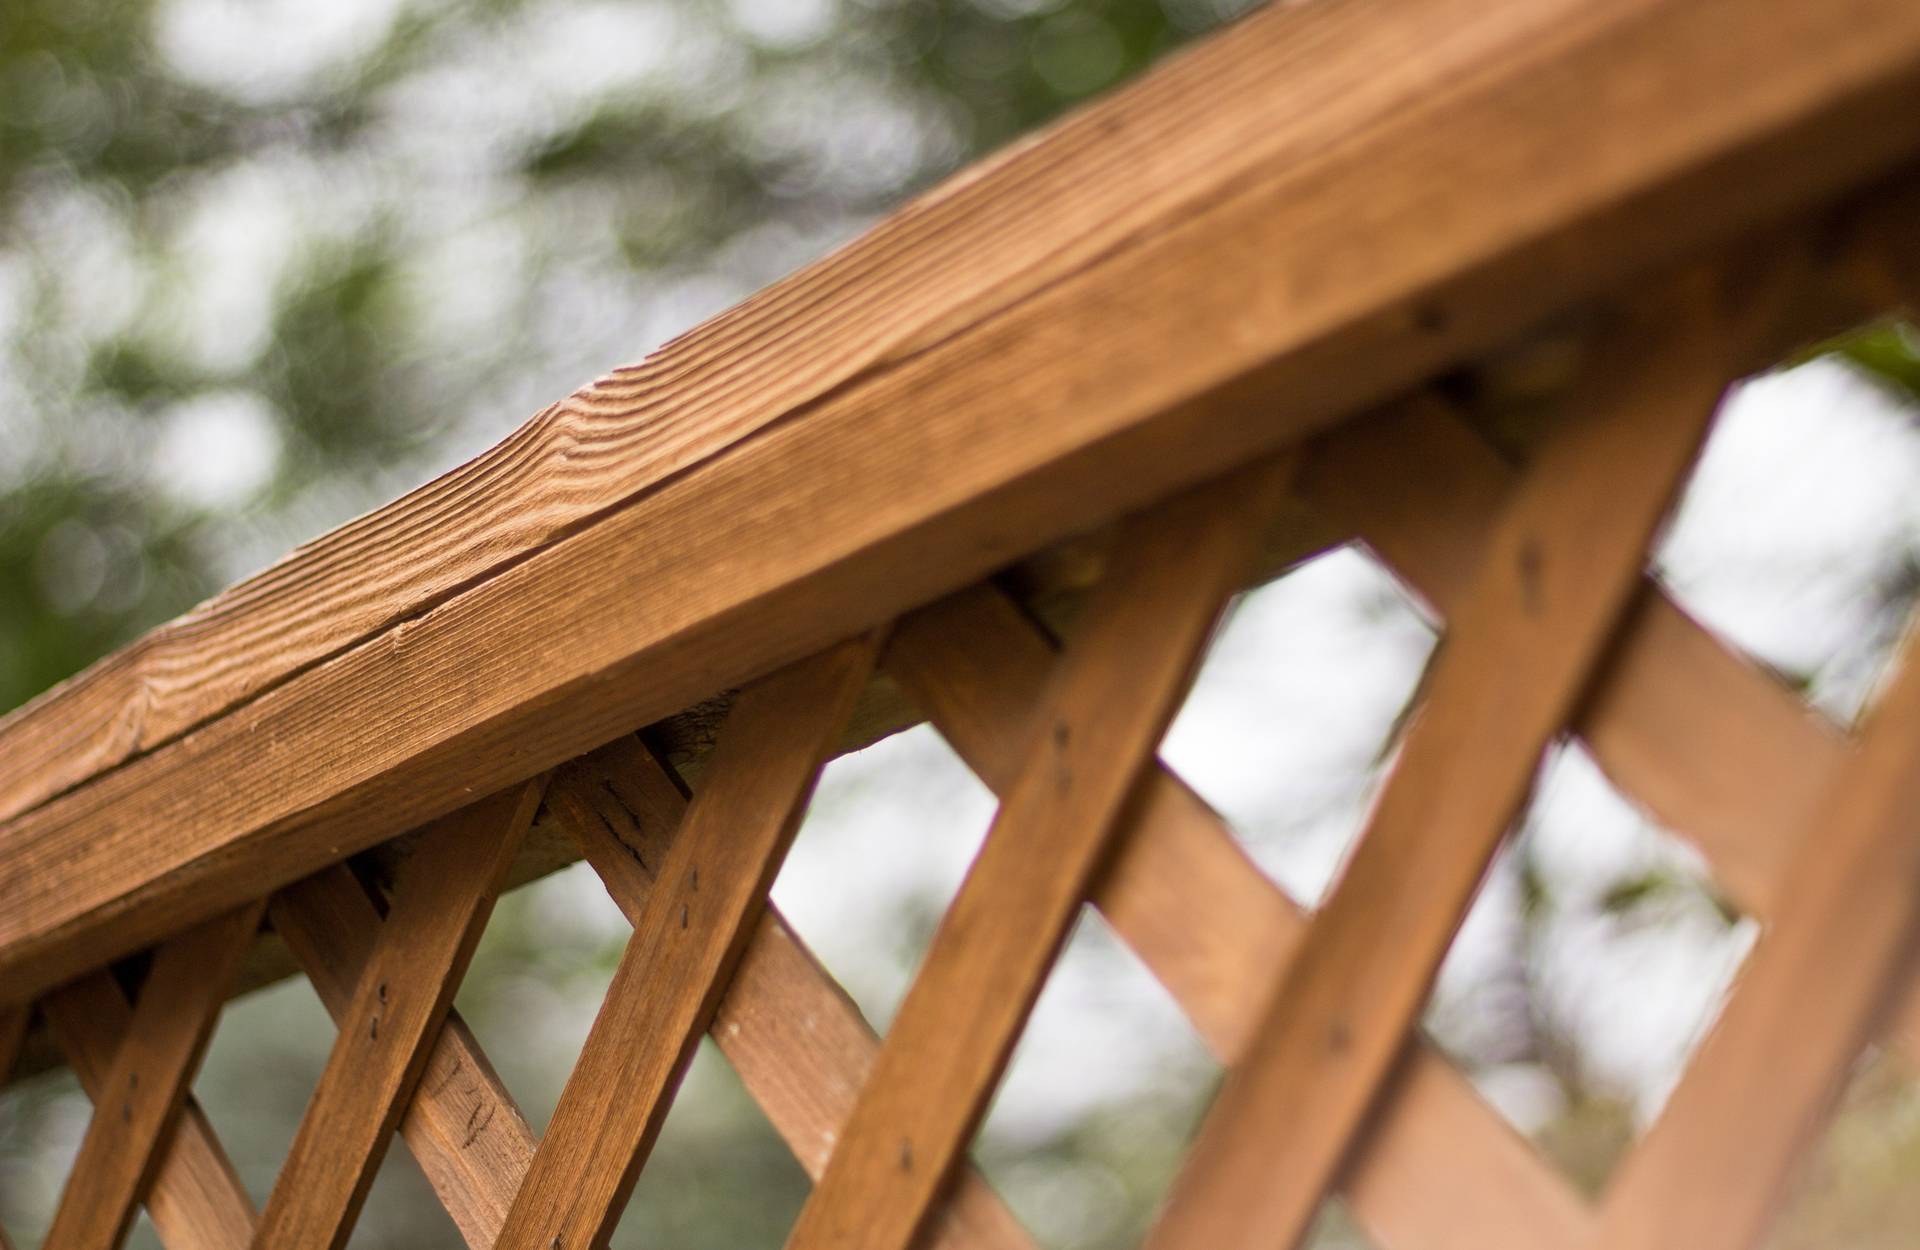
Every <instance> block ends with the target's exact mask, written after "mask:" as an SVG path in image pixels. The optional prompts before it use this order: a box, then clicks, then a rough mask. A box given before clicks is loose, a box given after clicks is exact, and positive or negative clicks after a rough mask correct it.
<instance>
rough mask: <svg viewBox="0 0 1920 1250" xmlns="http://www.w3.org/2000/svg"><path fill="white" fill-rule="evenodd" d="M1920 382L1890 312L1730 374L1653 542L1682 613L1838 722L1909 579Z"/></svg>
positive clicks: (1877, 668)
mask: <svg viewBox="0 0 1920 1250" xmlns="http://www.w3.org/2000/svg"><path fill="white" fill-rule="evenodd" d="M1916 379H1920V337H1916V335H1915V333H1914V331H1913V329H1912V327H1910V326H1904V325H1900V324H1898V323H1885V324H1881V325H1877V326H1873V327H1869V328H1868V329H1866V330H1864V331H1861V332H1859V333H1856V334H1854V335H1852V336H1849V337H1847V338H1845V339H1842V340H1840V341H1839V342H1838V343H1837V344H1835V346H1834V348H1833V349H1832V350H1830V351H1828V352H1826V353H1824V354H1822V355H1820V356H1818V357H1816V358H1814V359H1812V360H1810V361H1807V362H1805V363H1802V364H1799V365H1797V366H1795V367H1792V368H1786V369H1781V370H1779V371H1776V372H1773V373H1768V374H1764V375H1761V376H1759V377H1757V378H1754V379H1752V380H1750V381H1748V382H1746V383H1744V384H1742V385H1740V386H1738V387H1736V388H1735V390H1734V391H1733V393H1732V394H1731V395H1730V396H1729V399H1728V401H1727V403H1726V405H1725V406H1724V408H1723V410H1722V412H1721V413H1720V417H1719V420H1718V421H1717V422H1716V424H1715V427H1714V432H1713V434H1712V437H1711V438H1710V439H1709V440H1708V442H1707V446H1706V449H1705V451H1704V453H1703V454H1702V456H1701V458H1700V461H1699V464H1698V465H1697V466H1696V468H1695V470H1694V473H1693V476H1692V480H1691V482H1690V483H1689V485H1688V487H1687V490H1686V493H1685V495H1684V496H1683V498H1682V501H1681V504H1680V507H1679V509H1678V510H1677V512H1676V514H1675V518H1674V523H1673V524H1672V525H1671V526H1670V527H1669V529H1668V532H1667V535H1666V537H1665V540H1664V541H1663V543H1662V544H1661V547H1660V550H1659V559H1658V564H1659V567H1660V570H1661V573H1662V576H1663V578H1664V579H1665V580H1666V582H1667V583H1668V585H1669V587H1670V588H1671V590H1672V592H1673V594H1674V597H1675V598H1676V599H1677V600H1678V601H1679V602H1680V603H1681V604H1682V606H1684V607H1685V608H1686V609H1687V611H1688V612H1689V613H1690V614H1691V615H1693V616H1694V617H1695V618H1697V619H1698V620H1700V621H1701V622H1702V623H1703V624H1705V625H1707V626H1708V627H1709V628H1711V629H1713V630H1714V631H1715V632H1717V633H1719V634H1721V635H1723V636H1724V637H1726V638H1728V639H1730V640H1732V641H1733V642H1734V643H1735V644H1737V645H1738V646H1740V647H1741V648H1743V649H1744V650H1746V651H1747V652H1749V653H1750V654H1751V655H1753V656H1754V657H1755V658H1756V659H1758V660H1760V661H1761V662H1763V663H1765V664H1766V665H1768V666H1770V667H1772V668H1773V669H1775V670H1777V671H1778V672H1780V673H1781V674H1782V675H1783V676H1784V677H1785V678H1786V680H1788V681H1789V682H1790V683H1792V684H1794V685H1795V686H1797V687H1799V688H1800V689H1801V690H1802V691H1803V692H1804V694H1805V696H1806V697H1807V699H1808V700H1809V701H1810V702H1811V703H1812V704H1813V705H1814V706H1815V707H1817V708H1819V709H1820V710H1821V711H1823V712H1824V713H1826V714H1827V715H1828V716H1830V717H1833V718H1834V719H1835V720H1838V721H1840V722H1842V723H1847V722H1850V721H1852V720H1853V719H1854V718H1855V717H1856V716H1857V714H1858V713H1859V711H1860V709H1861V707H1862V706H1863V704H1864V703H1865V701H1866V699H1867V697H1868V695H1869V692H1870V691H1871V689H1872V687H1873V684H1874V682H1875V680H1876V678H1877V677H1878V675H1879V673H1880V672H1881V671H1882V670H1883V669H1884V667H1885V665H1886V663H1887V660H1888V658H1889V656H1890V653H1891V650H1892V648H1893V646H1894V644H1895V642H1896V641H1897V639H1898V637H1899V635H1900V633H1901V630H1902V628H1903V626H1904V622H1905V620H1906V619H1907V616H1908V613H1909V611H1910V609H1911V608H1912V606H1913V603H1914V598H1915V593H1916V591H1920V490H1916V489H1915V486H1916V484H1920V393H1916V392H1915V390H1914V389H1913V387H1914V385H1915V382H1916Z"/></svg>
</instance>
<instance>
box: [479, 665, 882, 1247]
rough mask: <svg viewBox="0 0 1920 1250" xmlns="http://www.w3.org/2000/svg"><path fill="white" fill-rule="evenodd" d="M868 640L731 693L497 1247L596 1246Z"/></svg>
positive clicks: (788, 827)
mask: <svg viewBox="0 0 1920 1250" xmlns="http://www.w3.org/2000/svg"><path fill="white" fill-rule="evenodd" d="M874 646H875V639H874V638H873V637H866V638H862V639H859V640H856V641H853V642H848V643H843V644H841V645H839V646H836V647H833V648H831V649H829V650H827V651H825V652H822V653H821V654H819V655H817V656H814V657H813V658H811V659H808V660H803V661H801V662H800V663H798V664H794V665H791V666H789V667H787V668H785V669H781V670H779V671H778V672H776V673H774V674H772V675H771V676H769V677H765V678H762V679H761V680H760V681H758V682H756V683H754V684H753V685H751V686H749V687H747V688H746V689H745V690H743V691H742V692H741V693H740V695H739V697H738V699H737V700H736V701H735V703H734V706H733V710H732V711H731V712H730V713H729V714H728V717H727V722H726V725H725V727H724V728H723V730H722V731H721V736H720V742H719V745H718V746H717V747H716V749H715V752H714V757H713V762H712V764H711V766H710V770H709V776H708V779H707V783H706V785H705V786H704V788H702V790H701V791H700V793H699V795H698V797H696V798H695V799H694V801H693V803H692V804H691V805H690V806H689V808H688V810H687V815H686V819H685V820H684V821H683V822H682V826H681V829H680V831H679V834H678V835H677V836H676V837H675V838H674V841H673V845H672V847H671V848H670V849H669V850H668V851H667V853H666V856H665V858H664V860H663V861H662V863H661V866H660V881H661V882H662V883H663V884H662V885H661V886H660V888H657V889H655V890H654V891H653V892H652V894H651V896H650V897H649V898H648V899H647V902H646V905H645V906H644V907H643V909H642V911H641V915H640V919H639V921H638V922H637V923H636V924H635V926H634V933H633V938H632V939H631V940H630V941H629V942H628V943H627V949H626V953H625V954H624V955H623V956H622V957H621V960H620V966H619V968H618V969H617V970H616V971H615V973H614V976H613V982H612V984H611V985H610V986H609V987H608V989H607V996H606V1001H605V1002H604V1003H603V1004H602V1005H601V1008H600V1014H599V1016H598V1017H596V1018H595V1020H594V1023H593V1029H592V1031H591V1032H590V1033H589V1034H588V1035H587V1042H586V1046H585V1047H584V1048H583V1050H582V1051H581V1055H580V1060H579V1062H578V1063H577V1064H576V1065H575V1067H574V1070H573V1074H572V1076H570V1077H569V1078H568V1079H567V1084H566V1088H565V1089H564V1090H563V1091H562V1092H561V1095H560V1104H559V1106H558V1107H556V1108H555V1109H554V1113H553V1120H552V1122H551V1123H550V1124H549V1125H548V1128H547V1133H546V1137H545V1138H544V1139H543V1140H542V1141H541V1143H540V1148H539V1150H538V1151H536V1152H535V1154H534V1158H533V1164H532V1166H531V1167H530V1168H529V1169H528V1170H527V1178H526V1181H525V1183H524V1184H523V1185H522V1186H521V1187H520V1193H519V1196H518V1197H517V1198H516V1199H515V1200H514V1204H513V1209H512V1210H511V1211H510V1212H509V1213H508V1215H507V1222H506V1225H505V1227H504V1228H502V1230H501V1233H500V1240H499V1245H500V1246H501V1247H502V1248H503V1250H512V1248H513V1247H524V1248H526V1250H535V1248H538V1250H587V1248H588V1247H599V1246H603V1245H605V1244H606V1240H607V1238H608V1237H609V1236H611V1235H612V1232H613V1226H614V1224H615V1223H617V1222H618V1220H619V1217H620V1212H621V1210H622V1208H623V1207H624V1206H625V1203H626V1199H627V1195H628V1194H629V1193H631V1192H632V1189H633V1183H634V1180H635V1178H636V1177H637V1176H638V1175H639V1171H640V1167H641V1165H642V1164H643V1163H644V1162H645V1159H646V1155H647V1152H648V1150H650V1149H651V1148H652V1145H653V1139H654V1137H655V1136H656V1135H657V1134H658V1132H659V1129H660V1125H661V1123H662V1122H663V1121H664V1120H665V1119H666V1113H667V1108H668V1106H669V1104H670V1103H671V1102H672V1097H673V1093H674V1090H675V1089H676V1088H677V1087H678V1084H679V1081H680V1078H681V1076H682V1075H684V1073H685V1072H686V1067H687V1064H688V1063H690V1062H691V1061H692V1059H693V1053H694V1049H695V1047H696V1045H697V1044H698V1041H699V1038H700V1035H701V1034H702V1033H703V1032H705V1031H706V1028H707V1026H708V1024H709V1022H710V1021H711V1020H712V1018H713V1012H714V1009H715V1007H716V1006H717V1005H718V1003H719V999H720V994H721V991H722V989H723V988H724V987H725V985H726V983H727V979H728V976H729V974H731V972H732V971H733V968H734V966H735V965H736V964H737V963H738V961H739V957H740V954H741V952H742V951H743V950H744V948H745V946H746V941H747V937H748V935H749V934H750V933H751V932H752V928H753V922H754V920H755V917H756V916H757V914H758V913H759V911H760V909H761V908H762V907H763V906H764V905H765V902H766V893H767V889H768V887H770V886H771V885H772V883H773V876H774V873H775V872H776V871H777V870H778V868H779V866H780V861H781V859H782V858H783V857H784V855H785V853H786V848H787V846H788V844H789V843H790V842H791V840H792V838H793V834H794V832H795V830H796V829H797V828H798V826H799V822H800V817H801V814H802V812H803V811H804V809H805V806H806V801H807V798H808V796H809V795H810V794H811V793H812V790H813V784H814V781H815V780H816V779H817V777H818V776H819V772H820V768H821V765H822V764H824V763H825V762H826V756H827V753H828V752H829V751H830V750H831V749H832V746H833V742H834V737H835V735H836V734H838V733H839V731H840V727H841V725H842V723H843V722H844V721H845V720H846V717H847V714H848V712H849V711H851V710H852V707H853V700H854V697H855V696H856V695H858V694H859V692H860V689H861V687H862V686H863V685H864V684H865V682H866V679H867V676H868V674H869V672H870V671H871V669H872V664H873V651H874Z"/></svg>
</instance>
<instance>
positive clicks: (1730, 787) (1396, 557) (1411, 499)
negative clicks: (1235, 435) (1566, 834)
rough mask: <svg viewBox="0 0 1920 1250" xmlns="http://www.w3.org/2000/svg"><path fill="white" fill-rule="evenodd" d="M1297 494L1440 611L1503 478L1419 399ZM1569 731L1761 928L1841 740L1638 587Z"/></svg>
mask: <svg viewBox="0 0 1920 1250" xmlns="http://www.w3.org/2000/svg"><path fill="white" fill-rule="evenodd" d="M1300 476H1301V481H1300V494H1301V495H1302V497H1303V498H1304V499H1306V500H1307V501H1309V502H1310V503H1312V504H1313V505H1314V507H1316V508H1317V509H1319V510H1321V511H1323V512H1324V513H1326V514H1327V515H1328V516H1329V517H1331V518H1334V519H1335V520H1336V521H1338V522H1339V523H1340V524H1341V525H1342V526H1344V527H1350V528H1351V529H1353V530H1354V531H1355V532H1357V533H1359V534H1360V535H1361V536H1362V537H1363V538H1364V539H1365V540H1366V542H1367V544H1368V545H1369V546H1370V547H1372V548H1373V550H1374V551H1376V552H1377V553H1378V554H1379V555H1380V556H1381V557H1382V558H1383V559H1385V560H1386V561H1387V563H1388V564H1389V565H1391V566H1392V567H1393V569H1394V570H1395V571H1396V572H1398V573H1399V574H1400V575H1401V576H1402V577H1404V578H1405V579H1406V580H1407V581H1408V582H1409V583H1410V584H1411V585H1412V586H1413V587H1414V589H1416V590H1417V591H1418V592H1419V593H1420V594H1422V595H1424V596H1425V597H1426V598H1427V599H1428V600H1429V601H1431V602H1432V603H1433V605H1434V606H1435V607H1436V608H1438V609H1439V610H1440V611H1441V612H1443V613H1445V612H1451V611H1453V610H1454V609H1456V608H1457V607H1458V605H1459V603H1460V601H1461V600H1462V598H1464V596H1465V594H1466V590H1467V585H1468V582H1469V580H1470V578H1471V575H1472V570H1473V563H1474V561H1475V560H1476V559H1477V558H1478V555H1479V553H1480V551H1481V549H1482V548H1483V546H1484V544H1485V542H1486V539H1487V534H1488V531H1489V530H1490V529H1491V527H1492V525H1493V521H1494V517H1495V515H1496V514H1497V512H1498V509H1499V506H1500V500H1501V497H1502V495H1503V494H1504V493H1505V491H1506V490H1507V489H1508V488H1509V487H1510V485H1511V482H1512V479H1513V477H1514V476H1515V475H1514V473H1513V470H1511V469H1509V468H1508V467H1507V466H1506V465H1505V464H1503V463H1502V462H1501V461H1500V459H1499V457H1498V456H1496V455H1495V454H1494V452H1493V450H1492V449H1491V448H1489V447H1488V446H1487V445H1486V444H1485V443H1484V442H1482V441H1481V440H1480V438H1479V437H1478V436H1477V435H1475V434H1474V433H1473V432H1472V431H1471V430H1469V429H1467V428H1466V426H1465V425H1464V424H1463V423H1462V422H1461V421H1460V419H1459V418H1458V417H1457V416H1454V415H1453V414H1452V413H1451V412H1450V411H1449V410H1448V409H1447V407H1446V406H1445V405H1444V404H1443V403H1441V402H1439V401H1437V400H1434V399H1432V398H1422V399H1418V400H1414V401H1411V402H1409V403H1406V404H1403V405H1400V406H1398V407H1396V408H1395V409H1393V410H1391V411H1390V412H1386V413H1383V414H1381V415H1380V416H1379V417H1377V418H1373V419H1369V420H1367V421H1363V422H1358V423H1356V424H1354V425H1352V426H1349V427H1347V428H1345V429H1342V430H1340V431H1339V432H1338V433H1337V434H1334V435H1330V436H1329V437H1327V438H1324V439H1321V440H1320V441H1319V442H1318V443H1316V444H1315V445H1314V448H1313V451H1312V453H1311V454H1310V455H1309V456H1308V457H1307V459H1306V462H1305V463H1304V464H1303V465H1302V468H1301V475H1300ZM1573 728H1574V730H1575V732H1576V733H1577V734H1579V736H1580V737H1581V739H1582V740H1583V741H1584V742H1585V743H1586V745H1587V747H1588V749H1590V750H1591V751H1592V752H1593V756H1594V759H1595V760H1596V761H1597V762H1598V763H1599V764H1600V767H1601V768H1602V769H1604V770H1605V771H1606V773H1607V774H1608V775H1609V776H1610V777H1612V778H1613V779H1614V781H1615V782H1616V783H1617V784H1618V785H1619V786H1620V787H1621V789H1622V790H1624V791H1625V792H1626V793H1627V794H1629V795H1631V796H1632V797H1633V799H1634V800H1635V801H1636V802H1638V803H1640V804H1642V805H1644V806H1645V807H1646V808H1647V809H1648V810H1649V811H1650V812H1652V813H1653V815H1654V816H1655V817H1657V818H1658V819H1659V820H1660V821H1661V822H1662V823H1663V824H1664V825H1665V826H1666V827H1667V828H1669V829H1671V830H1673V831H1674V832H1675V833H1676V834H1679V835H1680V836H1682V837H1684V838H1687V839H1689V840H1691V841H1693V842H1694V843H1695V844H1696V845H1697V846H1698V847H1699V848H1700V850H1701V851H1702V852H1703V853H1704V854H1705V855H1706V857H1707V860H1708V862H1709V864H1710V865H1711V867H1712V870H1713V875H1714V879H1715V880H1716V882H1718V883H1719V884H1720V885H1721V886H1723V887H1724V888H1725V889H1726V890H1727V891H1728V892H1729V893H1730V894H1731V895H1732V897H1733V900H1734V902H1736V903H1737V904H1738V905H1739V906H1741V907H1742V908H1744V909H1746V910H1747V911H1750V912H1752V913H1754V914H1756V915H1758V916H1760V917H1761V918H1763V919H1764V918H1766V917H1768V916H1770V915H1772V913H1773V910H1774V907H1775V906H1776V905H1777V903H1778V902H1779V900H1780V898H1781V897H1783V896H1784V895H1785V894H1786V893H1787V892H1788V891H1789V886H1790V883H1791V882H1792V880H1793V875H1792V870H1791V869H1792V860H1793V856H1794V853H1795V848H1796V847H1797V846H1798V845H1799V844H1800V842H1801V839H1802V838H1803V837H1804V836H1805V835H1806V832H1807V830H1808V829H1809V828H1811V827H1813V826H1814V825H1815V823H1816V822H1817V821H1818V819H1819V818H1820V815H1821V813H1822V812H1823V811H1824V810H1825V805H1826V802H1827V795H1828V793H1829V792H1830V791H1831V789H1832V787H1833V785H1834V783H1835V780H1836V778H1838V777H1839V775H1840V773H1841V771H1842V769H1843V768H1844V767H1845V765H1846V762H1847V754H1848V753H1847V746H1846V740H1845V739H1844V738H1843V737H1842V736H1841V734H1840V733H1839V732H1838V731H1837V730H1836V729H1835V728H1834V727H1833V725H1832V724H1831V723H1830V722H1829V721H1827V720H1826V719H1825V718H1824V717H1822V716H1820V715H1819V714H1817V713H1815V712H1813V711H1812V710H1811V709H1809V708H1808V707H1807V705H1806V704H1805V702H1804V701H1802V700H1801V699H1800V697H1799V696H1798V695H1796V694H1795V693H1794V692H1793V691H1791V690H1790V689H1788V688H1787V687H1786V685H1785V684H1783V683H1782V682H1780V681H1779V680H1778V679H1777V678H1775V677H1773V676H1772V675H1771V674H1769V673H1766V672H1764V671H1762V670H1761V669H1759V668H1757V667H1755V666H1754V665H1753V664H1751V663H1750V662H1748V661H1747V660H1745V659H1743V658H1741V657H1740V656H1738V655H1736V654H1735V653H1734V652H1733V651H1731V650H1730V649H1729V648H1728V647H1727V646H1726V645H1725V644H1723V643H1721V642H1719V641H1718V640H1717V639H1715V638H1714V637H1713V635H1711V634H1710V633H1708V632H1707V631H1706V630H1705V629H1703V628H1702V627H1701V626H1700V625H1698V624H1697V623H1695V622H1694V621H1693V619H1692V618H1690V617H1689V616H1688V615H1687V614H1686V612H1685V611H1684V610H1682V609H1681V608H1680V607H1679V606H1678V605H1676V604H1675V603H1674V602H1673V600H1672V599H1671V598H1669V597H1668V595H1667V594H1666V592H1665V591H1664V590H1662V589H1661V588H1660V586H1659V585H1658V584H1657V583H1656V582H1653V581H1651V580H1649V581H1648V582H1647V583H1646V584H1645V585H1644V586H1642V588H1641V590H1640V594H1639V597H1638V599H1637V600H1636V601H1635V603H1634V606H1633V608H1632V609H1631V610H1630V611H1629V612H1628V614H1627V618H1626V620H1625V621H1624V622H1623V623H1622V625H1621V629H1620V639H1619V642H1618V643H1617V644H1616V645H1615V647H1614V648H1613V651H1612V653H1611V655H1610V657H1609V658H1608V660H1607V662H1606V665H1605V667H1604V668H1603V669H1602V670H1601V673H1600V676H1599V677H1598V678H1597V679H1596V680H1595V683H1594V689H1593V692H1592V694H1591V695H1589V696H1588V698H1587V699H1586V700H1585V702H1584V703H1582V704H1581V709H1580V713H1579V716H1578V717H1577V718H1576V719H1575V721H1574V726H1573ZM1887 1033H1888V1039H1889V1040H1890V1041H1891V1042H1893V1043H1894V1044H1896V1045H1898V1046H1900V1047H1902V1048H1903V1049H1904V1050H1905V1051H1906V1054H1907V1058H1908V1061H1909V1062H1910V1063H1911V1062H1913V1061H1914V1060H1915V1059H1920V976H1916V977H1914V978H1912V979H1911V980H1910V981H1909V982H1908V983H1907V985H1906V987H1905V988H1904V989H1902V990H1900V991H1899V992H1898V995H1897V999H1896V1003H1895V1006H1894V1007H1893V1009H1892V1010H1891V1011H1890V1012H1889V1016H1888V1028H1887Z"/></svg>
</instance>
